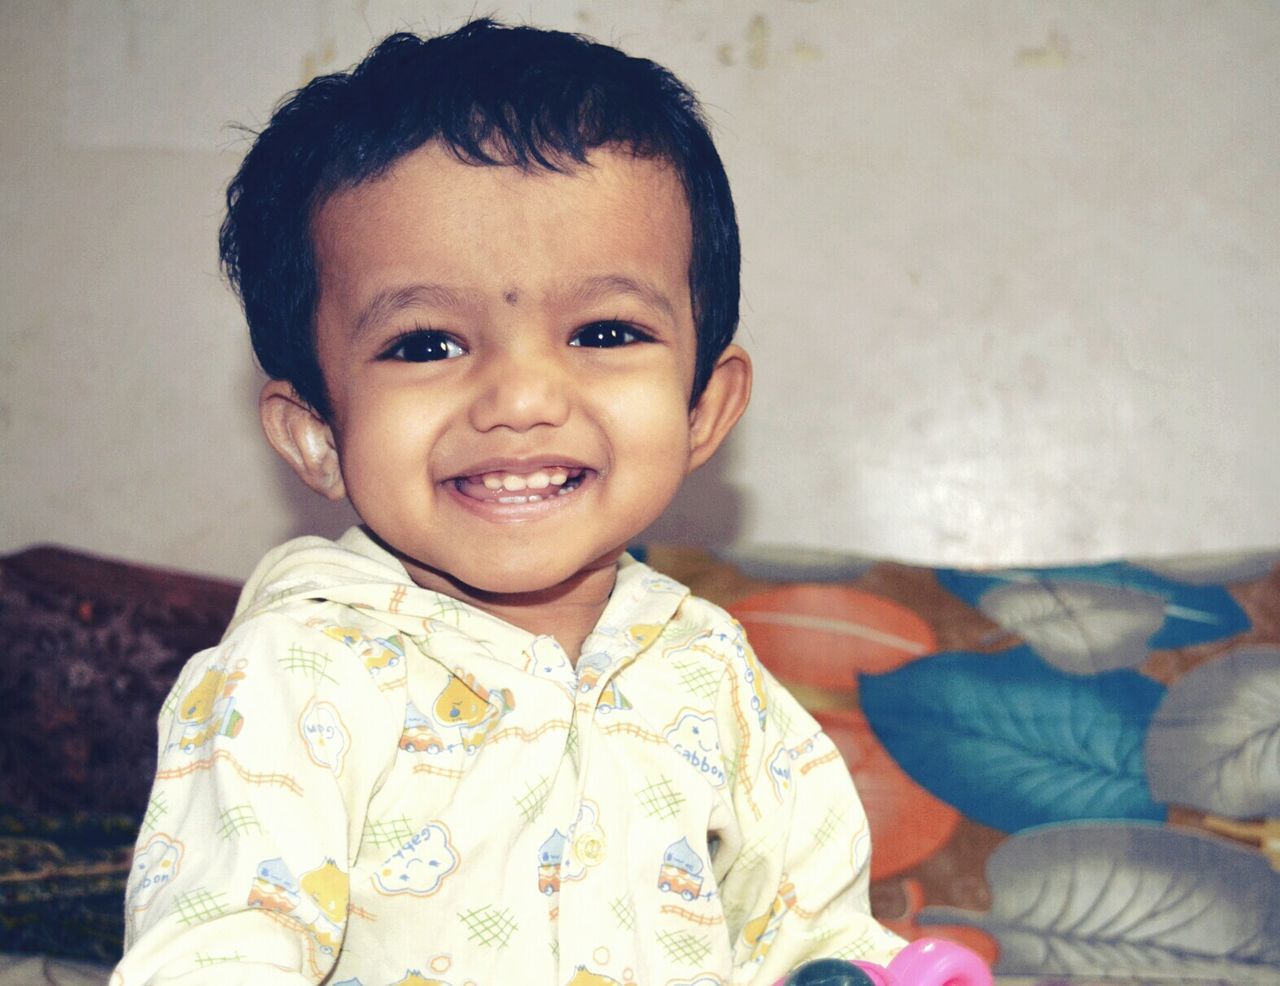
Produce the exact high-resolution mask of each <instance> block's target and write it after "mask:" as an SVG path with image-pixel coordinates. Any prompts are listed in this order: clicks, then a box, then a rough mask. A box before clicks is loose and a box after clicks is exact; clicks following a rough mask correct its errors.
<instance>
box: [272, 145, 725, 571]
mask: <svg viewBox="0 0 1280 986" xmlns="http://www.w3.org/2000/svg"><path fill="white" fill-rule="evenodd" d="M591 164H592V166H591V167H588V168H580V169H577V170H576V171H574V172H572V173H570V174H554V173H547V172H535V173H532V174H525V173H522V172H520V171H518V170H516V169H514V168H509V167H477V166H472V165H467V164H463V163H460V162H459V161H457V160H456V159H455V158H453V157H452V156H451V155H450V154H449V153H447V152H446V151H444V150H442V149H440V148H439V147H437V146H434V145H427V146H426V147H424V148H422V149H420V150H418V151H415V152H413V153H412V154H410V155H408V156H407V157H405V158H404V159H402V160H401V161H400V162H398V163H397V164H396V165H395V167H394V168H393V169H392V170H391V171H390V172H389V173H388V174H387V175H386V176H385V177H382V178H379V179H377V180H374V181H370V182H366V183H365V184H362V185H359V186H357V187H355V188H353V189H348V190H344V191H340V192H338V193H337V194H335V195H333V196H332V197H331V198H330V199H329V200H328V201H327V202H325V203H324V205H323V206H322V207H321V208H320V210H319V212H318V214H317V215H316V217H315V221H314V226H313V233H314V238H315V244H316V256H317V263H318V270H319V300H318V303H317V309H316V332H317V345H318V350H319V355H320V365H321V368H322V370H323V372H324V377H325V381H326V384H327V387H328V391H329V397H330V400H331V403H332V409H333V411H332V414H331V416H330V418H329V420H328V421H327V422H319V421H318V419H315V418H314V417H312V418H310V419H309V423H308V422H302V424H306V427H307V428H310V431H307V430H306V428H303V427H301V425H300V426H299V428H298V429H297V430H298V432H299V433H301V434H302V438H303V440H302V441H301V443H300V444H301V446H303V448H302V451H301V452H299V453H298V454H296V455H292V456H291V455H290V454H289V453H287V452H286V453H285V454H286V458H291V459H292V461H293V462H294V465H295V468H299V472H300V473H301V474H302V475H303V478H304V479H306V480H307V481H308V483H309V484H310V485H312V486H313V488H316V489H319V490H320V491H321V492H323V493H325V494H326V495H328V496H331V497H334V498H336V497H339V496H341V495H343V493H344V492H345V493H346V495H348V496H349V497H350V499H351V501H352V503H353V505H354V506H355V509H356V511H357V512H358V513H359V515H360V517H361V519H362V520H363V521H364V522H365V523H366V524H367V525H368V526H369V527H370V529H371V530H372V531H373V532H374V533H375V534H376V535H377V536H378V537H379V538H381V539H382V540H383V541H384V542H385V543H387V544H389V545H390V546H391V547H392V548H394V549H395V550H396V551H397V552H399V553H400V554H401V556H402V558H403V559H404V560H405V563H406V565H407V566H408V567H409V570H410V574H411V575H412V576H413V577H414V579H415V581H417V582H418V583H419V584H422V585H427V586H429V587H432V588H442V589H445V591H450V589H451V587H452V588H453V589H454V590H456V585H455V583H462V585H463V586H464V587H470V588H472V589H479V590H483V591H484V592H488V593H503V594H507V593H530V592H539V591H542V590H546V589H550V588H553V587H556V586H559V585H561V584H564V583H566V582H568V581H569V580H572V579H573V578H574V576H577V575H579V574H581V573H583V572H587V571H592V570H603V569H604V568H606V567H609V566H612V564H613V562H614V560H615V559H616V558H617V556H618V554H619V553H620V552H621V550H622V549H623V548H624V547H625V545H626V543H627V542H628V540H629V539H631V538H633V537H635V536H636V535H637V534H638V533H639V532H640V531H642V530H643V529H644V528H645V527H646V526H647V525H648V524H650V523H651V522H652V521H654V520H655V519H657V517H658V516H659V514H661V512H662V511H663V509H664V508H665V507H666V506H667V505H668V503H669V502H670V501H671V499H672V497H673V496H674V495H675V493H676V491H677V489H678V488H679V486H680V484H681V482H682V481H683V479H684V477H685V475H686V474H687V473H688V472H689V471H690V470H691V469H692V468H694V467H696V466H697V465H700V464H701V463H702V462H703V461H705V460H706V459H707V458H708V457H710V455H711V453H712V452H713V451H714V450H715V447H716V446H717V445H718V444H719V443H720V441H721V440H722V439H723V437H724V436H725V435H726V434H727V433H728V431H729V429H730V428H731V427H732V425H733V423H734V421H736V419H737V417H738V415H739V414H740V413H741V410H742V408H743V407H744V406H745V402H746V393H747V389H748V387H749V379H750V371H749V364H748V363H747V360H746V356H745V354H744V353H742V352H741V350H738V349H737V348H736V347H731V348H730V350H729V351H728V352H727V353H726V355H725V356H724V357H722V358H721V361H720V363H719V364H718V368H717V371H716V373H715V374H713V379H712V382H711V384H709V385H708V388H707V391H706V392H705V393H704V395H703V396H702V398H701V399H700V400H699V402H698V404H697V405H696V406H695V407H694V408H693V409H692V410H690V407H689V397H690V391H691V387H692V382H693V374H694V355H695V348H696V337H695V332H694V322H693V313H692V310H691V301H690V291H689V278H688V271H689V256H690V226H689V215H688V209H687V207H686V205H685V199H684V195H683V192H682V189H681V186H680V183H679V181H678V179H677V178H676V176H675V175H674V174H673V173H672V172H671V171H670V170H669V169H668V168H667V167H665V166H664V165H663V164H662V163H660V162H656V161H649V160H641V159H637V158H635V157H633V156H631V155H629V154H626V153H621V152H615V151H608V150H598V151H597V152H595V153H594V154H593V155H592V157H591ZM726 368H727V369H726ZM283 386H284V385H280V387H281V388H283ZM270 391H271V385H268V393H270ZM726 395H727V396H726ZM275 396H276V397H280V396H281V395H280V394H279V393H277V394H276V395H275ZM268 400H269V398H268V396H264V408H265V407H266V406H267V402H268ZM297 413H298V412H296V411H291V412H290V414H291V415H294V416H295V417H296V415H297ZM266 418H267V413H266V411H265V410H264V420H266ZM271 431H272V428H271V425H270V424H268V433H269V434H270V433H271ZM273 442H275V438H273ZM294 442H295V443H296V444H297V443H298V438H297V436H296V435H295V437H294ZM276 444H277V448H279V447H280V446H279V443H278V442H277V443H276ZM308 449H310V451H311V452H313V453H315V455H316V456H320V453H324V464H323V465H320V464H316V467H315V468H313V469H305V468H300V462H299V457H301V458H302V459H306V457H307V452H308ZM335 455H336V462H335V459H334V456H335ZM318 462H319V459H317V463H318ZM335 465H336V466H337V469H335V468H334V467H335ZM338 470H340V475H339V472H338Z"/></svg>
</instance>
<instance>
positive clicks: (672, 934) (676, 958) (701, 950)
mask: <svg viewBox="0 0 1280 986" xmlns="http://www.w3.org/2000/svg"><path fill="white" fill-rule="evenodd" d="M658 944H659V945H661V946H662V950H663V951H664V952H666V953H667V958H668V959H670V960H671V961H672V962H680V963H682V964H684V965H698V964H699V963H700V962H702V961H703V960H704V959H705V958H706V957H707V956H708V955H710V954H711V943H710V942H709V941H707V939H706V938H704V937H703V936H702V935H695V934H693V933H692V932H688V931H659V932H658Z"/></svg>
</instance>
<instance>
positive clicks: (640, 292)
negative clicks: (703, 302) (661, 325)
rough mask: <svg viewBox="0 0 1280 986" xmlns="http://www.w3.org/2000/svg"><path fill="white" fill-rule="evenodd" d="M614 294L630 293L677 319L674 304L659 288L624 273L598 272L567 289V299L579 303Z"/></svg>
mask: <svg viewBox="0 0 1280 986" xmlns="http://www.w3.org/2000/svg"><path fill="white" fill-rule="evenodd" d="M615 294H626V295H631V296H633V297H635V298H638V299H639V300H640V301H642V302H644V303H645V304H647V305H648V306H649V307H650V308H656V309H658V310H659V311H660V312H662V313H663V314H664V315H666V316H667V318H669V319H671V321H673V322H674V321H676V320H677V319H676V309H675V305H673V304H672V303H671V299H670V298H668V297H667V296H666V294H664V293H663V292H662V290H661V289H659V288H658V287H656V286H655V285H653V284H649V283H648V282H646V281H639V280H636V279H635V278H634V277H630V276H628V275H626V274H600V275H597V276H595V277H587V278H583V279H582V280H580V281H577V282H575V283H574V284H573V285H571V286H570V288H569V291H568V297H569V299H570V300H571V301H575V302H577V303H579V304H590V303H592V302H595V301H600V300H602V299H604V298H606V297H608V296H609V295H615Z"/></svg>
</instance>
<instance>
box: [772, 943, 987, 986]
mask: <svg viewBox="0 0 1280 986" xmlns="http://www.w3.org/2000/svg"><path fill="white" fill-rule="evenodd" d="M775 986H992V979H991V970H990V969H989V968H987V964H986V963H985V962H983V961H982V958H981V957H980V956H979V955H978V954H977V953H976V952H972V951H970V950H969V949H967V948H965V947H964V946H963V945H957V944H956V943H955V942H950V941H943V940H942V939H941V938H919V939H917V940H916V941H913V942H911V943H910V944H909V945H908V946H907V947H906V948H904V949H903V950H902V951H901V952H899V953H898V954H897V955H895V956H894V957H893V960H892V961H891V962H890V963H889V967H888V968H887V969H886V968H885V967H884V966H881V965H876V964H875V963H874V962H839V961H837V960H833V959H819V960H818V961H816V962H807V963H805V964H804V965H802V966H801V967H800V968H799V969H797V970H796V971H795V972H793V973H791V975H789V976H788V977H787V978H786V979H780V980H778V982H777V983H776V984H775Z"/></svg>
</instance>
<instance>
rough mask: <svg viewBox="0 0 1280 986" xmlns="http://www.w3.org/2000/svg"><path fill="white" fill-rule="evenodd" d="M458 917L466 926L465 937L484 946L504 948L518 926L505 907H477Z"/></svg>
mask: <svg viewBox="0 0 1280 986" xmlns="http://www.w3.org/2000/svg"><path fill="white" fill-rule="evenodd" d="M458 918H459V920H461V921H462V923H463V924H465V925H466V926H467V937H468V938H470V939H471V940H472V941H473V942H475V943H476V944H477V945H480V946H482V947H484V948H506V947H507V945H508V944H509V943H510V941H511V936H512V935H514V934H515V933H516V931H518V930H519V927H520V926H519V925H518V924H517V923H516V921H515V919H514V918H513V917H512V916H511V912H510V911H509V910H506V909H503V910H501V911H499V910H497V909H496V908H492V907H477V908H476V909H475V910H473V911H465V912H463V913H461V914H459V915H458Z"/></svg>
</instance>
